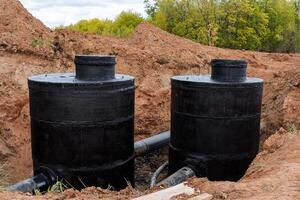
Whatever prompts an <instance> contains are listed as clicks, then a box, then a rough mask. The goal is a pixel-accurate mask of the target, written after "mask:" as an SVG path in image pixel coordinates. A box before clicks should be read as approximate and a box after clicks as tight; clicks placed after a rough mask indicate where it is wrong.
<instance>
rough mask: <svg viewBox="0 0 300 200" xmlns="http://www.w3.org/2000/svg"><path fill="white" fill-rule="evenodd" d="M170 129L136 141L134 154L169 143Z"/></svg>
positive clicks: (140, 153) (141, 153) (147, 151)
mask: <svg viewBox="0 0 300 200" xmlns="http://www.w3.org/2000/svg"><path fill="white" fill-rule="evenodd" d="M169 141H170V131H166V132H162V133H160V134H158V135H154V136H152V137H149V138H146V139H143V140H140V141H137V142H135V143H134V152H135V156H142V155H144V154H146V153H149V152H151V151H154V150H156V149H159V148H162V147H164V146H166V145H168V144H169Z"/></svg>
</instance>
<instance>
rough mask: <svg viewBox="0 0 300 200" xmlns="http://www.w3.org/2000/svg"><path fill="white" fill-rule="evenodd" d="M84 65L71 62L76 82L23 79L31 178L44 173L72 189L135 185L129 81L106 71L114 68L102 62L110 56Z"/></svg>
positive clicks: (53, 77)
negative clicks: (28, 119)
mask: <svg viewBox="0 0 300 200" xmlns="http://www.w3.org/2000/svg"><path fill="white" fill-rule="evenodd" d="M84 59H87V64H84V61H83V60H84ZM84 59H82V56H81V57H79V58H78V57H77V58H76V60H77V61H78V60H80V62H82V63H83V64H82V63H81V64H78V65H77V64H76V72H78V71H80V73H79V74H81V75H83V74H84V75H83V76H80V77H79V78H77V74H76V75H75V74H73V73H64V74H45V75H37V76H32V77H30V78H29V79H28V85H29V96H30V114H31V137H32V158H33V168H34V172H35V174H36V173H38V172H39V168H41V167H47V168H49V169H51V170H53V171H55V173H57V174H58V176H59V177H61V178H63V179H64V180H66V183H67V185H68V186H70V185H71V186H72V187H75V188H77V189H81V188H83V187H85V186H98V187H102V188H107V186H108V185H110V186H113V187H114V188H115V189H122V188H124V187H126V186H127V181H129V182H131V184H133V185H134V140H133V136H134V90H135V86H134V78H133V77H131V76H126V75H118V74H117V75H115V74H114V69H108V71H107V66H110V68H114V65H110V64H107V63H106V64H105V63H104V64H103V63H102V62H104V61H105V60H107V59H108V60H111V59H114V58H111V56H109V58H107V57H103V56H100V57H97V56H90V59H89V57H88V56H85V57H84ZM90 60H92V61H90ZM103 60H104V61H103ZM88 61H90V62H88ZM93 62H94V63H93ZM102 64H103V65H102ZM86 66H87V67H86ZM97 67H98V68H105V69H104V73H101V72H100V71H101V70H102V72H103V69H97ZM79 68H82V69H79ZM93 68H94V69H93ZM85 69H86V70H87V71H85ZM107 72H108V73H107ZM97 73H98V75H97V76H95V74H97ZM112 74H113V76H112ZM101 76H102V77H101ZM82 77H84V78H82ZM71 186H70V187H71Z"/></svg>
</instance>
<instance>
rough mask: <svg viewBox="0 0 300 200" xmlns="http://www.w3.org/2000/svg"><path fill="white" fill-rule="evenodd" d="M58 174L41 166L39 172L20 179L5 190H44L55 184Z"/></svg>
mask: <svg viewBox="0 0 300 200" xmlns="http://www.w3.org/2000/svg"><path fill="white" fill-rule="evenodd" d="M57 178H58V176H57V175H56V174H55V173H54V172H53V171H52V170H51V169H48V168H41V169H40V173H39V174H37V175H36V176H33V177H31V178H28V179H26V180H23V181H20V182H18V183H16V184H15V185H12V186H9V187H8V188H7V191H9V192H17V191H20V192H24V193H34V192H35V191H36V190H39V191H45V190H47V189H48V187H49V186H51V185H53V184H55V182H56V181H57Z"/></svg>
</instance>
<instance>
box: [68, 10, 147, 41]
mask: <svg viewBox="0 0 300 200" xmlns="http://www.w3.org/2000/svg"><path fill="white" fill-rule="evenodd" d="M143 20H144V19H143V18H142V17H141V16H140V15H139V14H137V13H134V12H131V11H129V12H122V13H121V14H120V15H119V16H117V18H116V19H115V20H108V19H105V20H101V19H96V18H95V19H90V20H81V21H79V22H78V23H76V24H74V25H70V26H66V27H63V28H65V29H70V30H79V31H83V32H89V33H97V34H99V35H112V36H117V37H127V36H128V35H129V34H130V33H131V32H132V31H133V30H134V29H135V27H136V26H137V25H138V24H139V23H141V22H142V21H143Z"/></svg>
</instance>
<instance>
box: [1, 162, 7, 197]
mask: <svg viewBox="0 0 300 200" xmlns="http://www.w3.org/2000/svg"><path fill="white" fill-rule="evenodd" d="M5 166H6V165H5V164H0V191H4V190H5V189H6V187H7V185H8V175H7V173H6V171H5Z"/></svg>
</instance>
